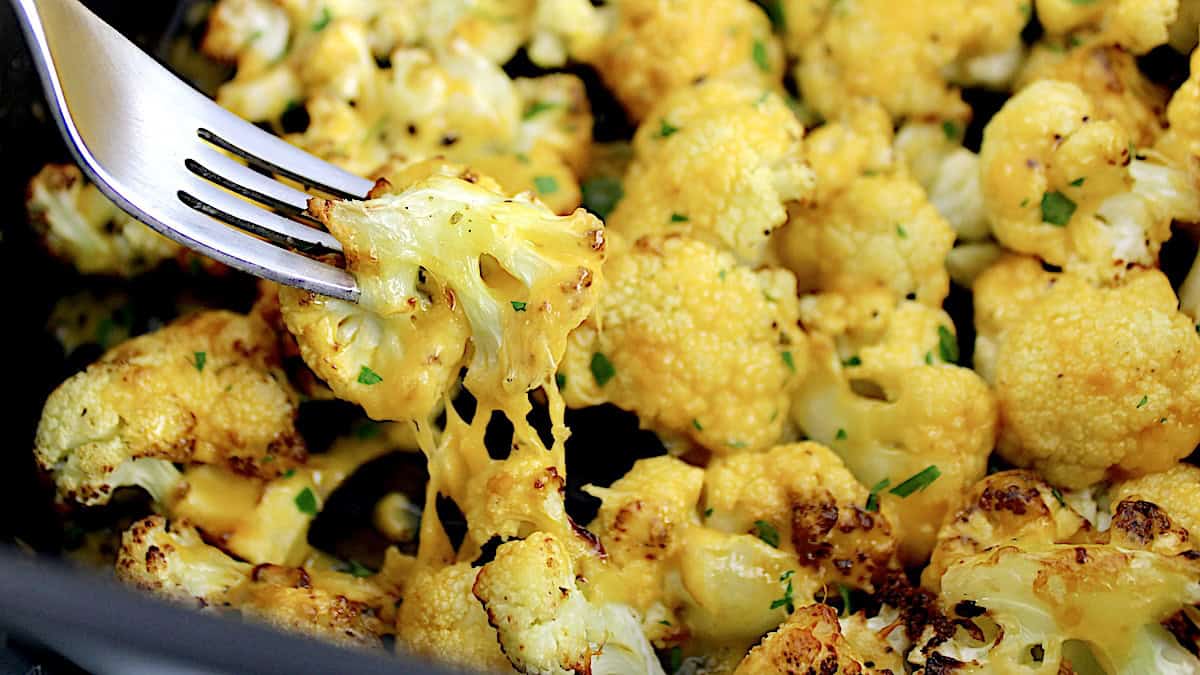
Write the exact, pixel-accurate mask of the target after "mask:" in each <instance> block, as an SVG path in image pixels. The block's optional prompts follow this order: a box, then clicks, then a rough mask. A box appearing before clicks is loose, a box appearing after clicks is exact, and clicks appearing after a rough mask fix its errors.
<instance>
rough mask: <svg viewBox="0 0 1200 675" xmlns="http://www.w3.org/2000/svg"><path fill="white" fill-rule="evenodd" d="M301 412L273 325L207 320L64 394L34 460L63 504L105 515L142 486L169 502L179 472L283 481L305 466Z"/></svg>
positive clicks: (54, 404)
mask: <svg viewBox="0 0 1200 675" xmlns="http://www.w3.org/2000/svg"><path fill="white" fill-rule="evenodd" d="M296 405H297V401H296V395H295V393H294V392H293V391H292V390H291V388H290V387H289V386H288V385H287V378H286V376H285V375H284V374H283V372H282V371H281V370H280V368H279V356H278V353H277V351H276V338H275V335H274V334H273V333H272V332H271V330H270V329H269V327H268V326H267V325H266V323H265V322H263V321H262V320H261V319H259V318H257V317H254V316H243V315H240V314H234V313H232V312H225V311H210V312H201V313H198V314H193V315H191V316H188V317H185V318H183V319H180V320H178V321H176V322H175V323H173V324H171V325H169V326H167V327H166V328H163V329H161V330H159V331H156V332H154V333H149V334H147V335H143V336H141V337H138V338H134V339H132V340H129V341H127V342H124V343H122V344H120V345H118V346H117V347H115V348H114V349H112V350H109V351H108V352H107V353H105V355H104V356H103V357H101V359H100V360H99V361H97V362H96V363H94V364H92V365H91V366H89V367H88V369H87V370H85V371H84V372H82V373H79V374H77V375H75V376H73V377H71V378H70V379H68V380H67V381H66V382H64V383H62V384H61V385H59V387H58V388H57V389H55V390H54V392H53V393H52V394H50V397H49V398H48V399H47V400H46V405H45V407H44V408H43V410H42V419H41V421H40V422H39V423H38V430H37V437H36V440H35V447H34V456H35V458H36V460H37V462H38V464H39V466H41V467H42V468H43V469H45V470H47V471H49V472H51V474H52V475H53V476H54V482H55V484H56V486H57V489H58V494H59V496H60V497H62V498H64V499H70V500H73V501H77V502H79V503H82V504H88V505H91V504H103V503H105V502H107V501H108V499H109V497H110V496H111V495H112V492H113V490H115V489H116V488H118V487H120V486H123V485H139V486H141V487H143V488H145V489H146V490H147V491H148V492H150V493H151V495H152V496H153V497H154V499H155V500H156V501H167V500H168V499H169V498H170V497H171V494H170V493H171V492H172V489H173V488H174V487H176V484H177V481H178V478H179V471H178V470H176V469H175V467H174V465H173V463H177V462H183V463H200V464H217V465H221V466H225V467H227V468H229V469H231V470H233V471H235V472H238V473H242V474H246V475H249V476H256V477H259V478H273V477H275V476H278V475H280V474H281V473H283V472H285V471H287V470H288V469H290V468H292V467H294V466H295V465H296V464H298V463H301V462H303V461H304V459H305V456H306V453H305V449H304V441H303V439H302V438H301V437H300V435H299V434H298V433H297V431H296V429H295V426H294V422H295V418H296Z"/></svg>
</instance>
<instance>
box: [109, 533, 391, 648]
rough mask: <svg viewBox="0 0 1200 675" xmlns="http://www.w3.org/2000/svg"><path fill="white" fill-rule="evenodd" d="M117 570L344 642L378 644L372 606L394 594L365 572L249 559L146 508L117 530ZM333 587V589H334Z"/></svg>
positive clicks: (178, 596)
mask: <svg viewBox="0 0 1200 675" xmlns="http://www.w3.org/2000/svg"><path fill="white" fill-rule="evenodd" d="M116 574H117V578H118V579H120V580H122V581H123V582H125V583H127V584H129V585H131V586H134V587H136V588H140V589H142V590H145V591H148V592H150V593H153V594H155V595H158V596H160V597H163V598H166V599H169V600H173V601H176V602H182V603H185V604H193V605H196V606H199V607H202V608H203V607H213V608H221V607H232V608H235V609H237V610H239V611H240V612H241V614H242V615H243V616H246V617H249V618H252V619H254V620H257V621H261V622H263V623H266V624H268V625H272V626H275V627H276V628H279V629H282V630H286V631H291V632H295V633H300V634H302V635H307V636H309V637H314V638H318V639H322V640H328V641H330V642H335V643H338V644H343V645H348V646H362V647H376V646H379V644H380V641H379V638H380V636H381V635H383V634H384V633H387V632H390V630H387V629H385V627H384V625H383V623H382V622H381V620H380V619H379V616H378V614H379V613H380V611H381V610H382V609H384V608H385V607H388V606H390V605H391V604H392V603H394V602H395V598H390V597H386V594H385V593H383V592H382V591H380V590H379V589H378V588H376V587H374V586H373V585H372V584H371V583H370V581H369V580H366V579H355V578H349V579H328V580H325V579H323V577H324V576H328V575H334V576H345V575H338V574H337V573H333V572H316V571H311V572H310V571H308V570H305V569H303V568H284V567H277V566H274V565H259V566H257V567H254V566H251V565H249V564H247V563H243V562H238V561H237V560H234V559H233V558H231V557H229V556H228V555H226V554H225V553H223V552H222V551H221V550H220V549H218V548H216V547H214V546H210V545H208V544H206V543H204V541H203V540H202V539H201V538H200V535H199V533H198V532H197V531H196V529H195V528H194V527H192V525H191V524H190V523H188V522H187V521H186V520H178V521H174V522H170V523H168V522H167V520H166V519H165V518H163V517H162V516H151V517H149V518H146V519H144V520H141V521H139V522H137V523H134V525H133V527H131V528H130V529H129V531H127V532H126V533H125V534H124V536H123V537H122V542H121V550H120V552H119V553H118V556H117V565H116ZM333 589H336V591H335V590H333Z"/></svg>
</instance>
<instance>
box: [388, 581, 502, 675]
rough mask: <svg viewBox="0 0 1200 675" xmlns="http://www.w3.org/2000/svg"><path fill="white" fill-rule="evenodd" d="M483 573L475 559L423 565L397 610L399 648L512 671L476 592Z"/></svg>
mask: <svg viewBox="0 0 1200 675" xmlns="http://www.w3.org/2000/svg"><path fill="white" fill-rule="evenodd" d="M478 573H479V569H478V568H475V567H472V566H471V564H470V563H469V562H460V563H455V564H453V565H447V566H444V567H432V566H425V565H422V566H418V568H417V570H416V571H415V572H414V573H413V576H412V578H411V580H410V581H409V583H408V584H407V591H406V593H405V596H404V602H403V604H401V605H400V608H399V610H398V611H397V613H396V644H397V647H398V648H399V649H401V650H404V651H406V652H410V653H412V654H415V655H417V656H422V657H426V658H431V659H437V660H438V661H441V662H444V663H451V664H455V665H458V666H462V667H467V668H475V669H479V670H488V671H493V672H512V665H511V664H510V663H509V661H508V659H507V658H506V657H505V656H504V652H503V651H501V649H500V644H499V642H498V641H497V637H496V629H495V628H492V626H491V625H489V624H488V616H487V612H485V611H484V609H483V605H481V604H480V603H479V601H478V600H477V599H476V598H475V596H474V595H473V594H472V591H471V587H472V586H473V585H474V583H475V577H476V575H477V574H478Z"/></svg>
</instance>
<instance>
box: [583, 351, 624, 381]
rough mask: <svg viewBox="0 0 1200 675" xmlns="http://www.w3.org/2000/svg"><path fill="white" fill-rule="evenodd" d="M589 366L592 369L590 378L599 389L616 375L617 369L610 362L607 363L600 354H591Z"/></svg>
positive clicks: (604, 357) (605, 358)
mask: <svg viewBox="0 0 1200 675" xmlns="http://www.w3.org/2000/svg"><path fill="white" fill-rule="evenodd" d="M589 365H590V367H591V369H592V377H594V378H595V379H596V384H597V385H599V386H601V387H603V386H604V385H606V384H608V381H609V380H611V379H613V378H614V377H616V375H617V369H616V367H615V366H613V364H612V361H609V360H608V357H607V356H605V355H604V354H601V353H600V352H596V353H594V354H592V362H591V364H589Z"/></svg>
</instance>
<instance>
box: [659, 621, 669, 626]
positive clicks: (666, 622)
mask: <svg viewBox="0 0 1200 675" xmlns="http://www.w3.org/2000/svg"><path fill="white" fill-rule="evenodd" d="M658 625H660V626H670V625H671V622H670V621H667V620H666V619H659V620H658Z"/></svg>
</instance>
